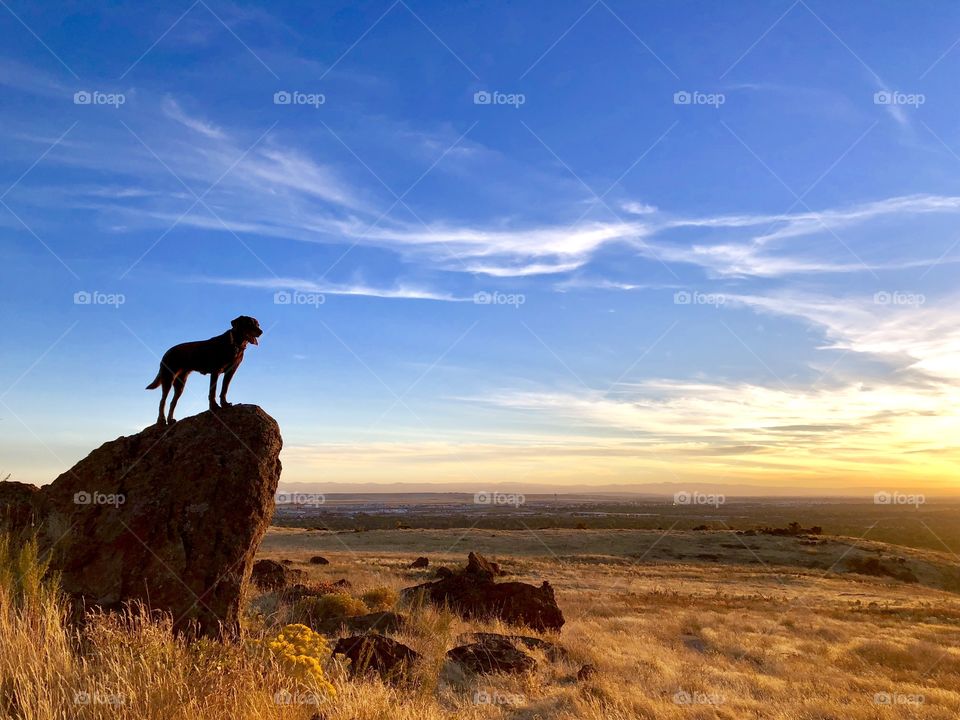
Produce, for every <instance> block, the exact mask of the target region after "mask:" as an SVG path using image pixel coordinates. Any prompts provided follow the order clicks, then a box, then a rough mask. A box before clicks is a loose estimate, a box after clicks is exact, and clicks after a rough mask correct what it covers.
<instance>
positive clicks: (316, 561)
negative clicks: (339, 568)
mask: <svg viewBox="0 0 960 720" xmlns="http://www.w3.org/2000/svg"><path fill="white" fill-rule="evenodd" d="M310 564H311V565H329V564H330V561H329V560H327V559H326V558H325V557H324V556H323V555H314V556H313V557H312V558H310Z"/></svg>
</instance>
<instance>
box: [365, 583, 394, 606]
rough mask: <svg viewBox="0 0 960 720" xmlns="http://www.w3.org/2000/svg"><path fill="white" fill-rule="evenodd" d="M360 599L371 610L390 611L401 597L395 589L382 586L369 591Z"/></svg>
mask: <svg viewBox="0 0 960 720" xmlns="http://www.w3.org/2000/svg"><path fill="white" fill-rule="evenodd" d="M360 597H362V598H363V602H365V603H366V604H367V606H368V607H369V608H370V609H371V610H379V611H382V610H389V609H390V608H392V607H393V606H394V605H396V604H397V600H398V599H399V595H398V594H397V591H396V590H394V589H393V588H389V587H385V586H380V587H375V588H372V589H371V590H367V591H366V592H365V593H364V594H363V595H361V596H360Z"/></svg>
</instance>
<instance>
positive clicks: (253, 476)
mask: <svg viewBox="0 0 960 720" xmlns="http://www.w3.org/2000/svg"><path fill="white" fill-rule="evenodd" d="M281 446H282V440H281V437H280V428H279V426H278V425H277V423H276V421H275V420H274V419H273V418H271V417H270V416H269V415H267V414H266V413H265V412H264V411H263V410H262V409H260V408H259V407H257V406H255V405H234V406H232V407H227V408H225V409H223V410H220V411H218V412H217V413H216V414H214V413H212V412H204V413H200V414H199V415H196V416H194V417H190V418H186V419H184V420H181V421H180V422H178V423H176V424H175V425H172V426H165V427H160V426H156V425H152V426H150V427H148V428H147V429H146V430H143V431H142V432H139V433H137V434H135V435H129V436H126V437H120V438H118V439H116V440H113V441H112V442H108V443H105V444H104V445H102V446H101V447H99V448H97V449H96V450H94V451H93V452H91V453H90V454H89V455H88V456H87V457H86V458H84V459H83V460H81V461H80V462H79V463H77V464H76V465H75V466H74V467H73V468H71V469H70V470H68V471H67V472H65V473H63V474H62V475H60V477H58V478H57V479H56V480H54V481H53V482H52V483H50V484H49V485H45V486H43V487H41V488H39V489H34V490H29V489H27V490H25V489H24V488H23V487H13V486H15V485H21V484H20V483H0V504H3V505H5V506H6V507H5V508H3V507H0V516H3V515H4V512H3V510H8V512H7V514H8V515H9V516H11V517H12V516H17V518H19V520H18V521H16V522H11V523H10V525H11V526H12V527H13V529H14V530H26V531H31V530H32V531H35V532H36V534H37V540H38V543H39V545H40V548H41V551H43V552H45V553H46V554H47V555H48V556H49V558H50V561H51V565H50V567H51V570H52V571H54V572H56V573H57V574H58V575H59V578H60V583H61V586H62V588H63V590H64V591H65V592H66V593H67V594H68V595H69V596H71V597H72V598H74V599H75V600H77V601H79V602H77V603H75V607H77V608H82V607H88V608H89V607H99V608H103V609H106V610H112V609H120V608H123V607H124V606H125V605H127V604H128V603H131V602H142V603H144V604H145V605H147V606H148V607H150V608H151V609H152V610H160V611H164V612H167V613H169V614H170V615H171V616H172V618H173V622H174V627H175V628H176V629H177V630H178V631H180V630H190V631H191V632H199V633H200V634H203V635H208V636H222V635H224V634H229V635H234V634H236V633H238V632H239V627H240V625H239V616H240V608H241V605H242V601H243V594H244V589H245V586H246V584H247V581H248V580H249V578H250V573H251V570H252V567H253V560H254V555H255V553H256V551H257V547H258V546H259V544H260V540H261V539H262V538H263V535H264V533H265V532H266V530H267V527H268V525H269V524H270V518H271V517H272V515H273V509H274V493H275V492H276V489H277V482H278V481H279V479H280V460H279V454H280V449H281ZM27 499H29V502H28V503H27V504H24V503H25V501H26V500H27ZM25 515H26V521H25V520H24V516H25ZM31 518H33V519H34V520H33V527H32V528H31V527H30V523H29V520H30V519H31Z"/></svg>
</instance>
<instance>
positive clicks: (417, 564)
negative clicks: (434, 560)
mask: <svg viewBox="0 0 960 720" xmlns="http://www.w3.org/2000/svg"><path fill="white" fill-rule="evenodd" d="M428 565H430V559H429V558H425V557H423V555H421V556H420V557H418V558H417V559H416V560H414V561H413V562H412V563H410V567H411V568H425V567H427V566H428Z"/></svg>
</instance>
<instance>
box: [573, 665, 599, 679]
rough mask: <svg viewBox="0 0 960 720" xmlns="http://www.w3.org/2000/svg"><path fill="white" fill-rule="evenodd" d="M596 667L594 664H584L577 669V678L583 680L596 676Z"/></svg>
mask: <svg viewBox="0 0 960 720" xmlns="http://www.w3.org/2000/svg"><path fill="white" fill-rule="evenodd" d="M596 674H597V668H596V666H594V665H590V664H587V665H584V666H583V667H582V668H580V669H579V670H577V680H579V681H580V682H583V681H584V680H589V679H590V678H592V677H594V676H596Z"/></svg>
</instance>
